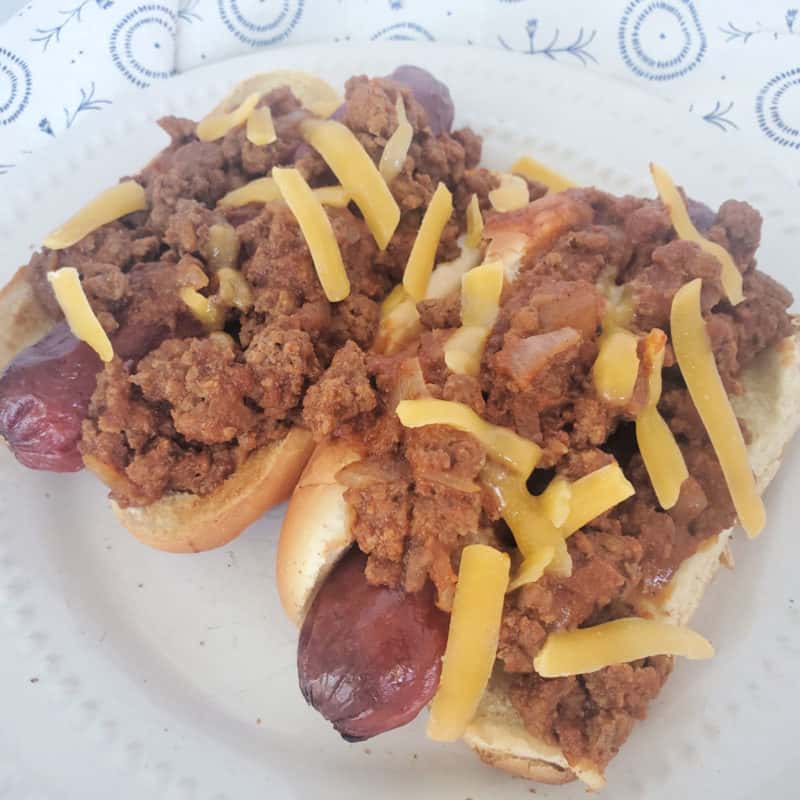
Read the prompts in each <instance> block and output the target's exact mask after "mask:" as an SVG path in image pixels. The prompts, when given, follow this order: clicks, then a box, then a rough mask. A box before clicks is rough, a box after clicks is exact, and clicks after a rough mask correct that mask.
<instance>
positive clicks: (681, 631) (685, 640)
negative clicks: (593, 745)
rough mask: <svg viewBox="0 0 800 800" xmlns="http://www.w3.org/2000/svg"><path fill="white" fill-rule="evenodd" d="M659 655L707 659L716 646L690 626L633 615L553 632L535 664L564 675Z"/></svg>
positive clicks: (544, 674) (546, 675) (541, 672)
mask: <svg viewBox="0 0 800 800" xmlns="http://www.w3.org/2000/svg"><path fill="white" fill-rule="evenodd" d="M659 655H672V656H685V657H686V658H689V659H706V658H711V657H712V656H713V655H714V648H713V647H712V646H711V644H710V643H709V642H708V641H707V640H706V639H704V638H703V637H702V636H701V635H700V634H699V633H695V632H694V631H692V630H689V629H688V628H683V627H679V626H677V625H670V624H668V623H666V622H656V621H654V620H649V619H639V618H636V617H629V618H626V619H617V620H613V621H611V622H604V623H602V624H601V625H593V626H592V627H590V628H577V629H575V630H572V631H555V632H554V633H551V634H550V635H549V636H548V637H547V640H546V641H545V643H544V646H543V647H542V649H541V650H540V651H539V653H538V654H537V655H536V657H535V658H534V659H533V667H534V669H535V670H536V672H538V673H539V675H541V676H542V677H543V678H563V677H567V676H569V675H584V674H585V673H587V672H596V671H597V670H599V669H603V668H604V667H610V666H611V665H613V664H626V663H629V662H631V661H638V660H639V659H642V658H649V657H650V656H659Z"/></svg>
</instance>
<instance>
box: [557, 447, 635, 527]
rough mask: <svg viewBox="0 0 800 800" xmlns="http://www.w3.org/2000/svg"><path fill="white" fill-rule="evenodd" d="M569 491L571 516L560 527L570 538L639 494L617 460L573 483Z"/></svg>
mask: <svg viewBox="0 0 800 800" xmlns="http://www.w3.org/2000/svg"><path fill="white" fill-rule="evenodd" d="M570 489H571V493H572V496H571V500H570V506H569V514H568V515H567V518H566V520H564V524H563V525H562V526H561V532H562V533H563V535H564V536H571V535H572V534H573V533H575V531H577V530H579V529H580V528H582V527H583V526H584V525H586V524H587V523H588V522H591V521H592V520H593V519H595V518H596V517H599V516H600V515H601V514H605V513H606V511H608V510H609V509H612V508H614V506H615V505H617V504H618V503H621V502H622V501H623V500H627V499H628V498H629V497H631V496H633V495H634V494H635V492H636V490H635V489H634V488H633V485H632V484H631V482H630V481H629V480H628V479H627V478H626V477H625V475H624V473H623V472H622V469H620V466H619V464H617V462H616V461H613V462H612V463H610V464H606V466H604V467H600V469H596V470H595V471H594V472H590V473H589V474H588V475H584V477H583V478H579V479H578V480H577V481H574V482H573V483H572V484H571V486H570Z"/></svg>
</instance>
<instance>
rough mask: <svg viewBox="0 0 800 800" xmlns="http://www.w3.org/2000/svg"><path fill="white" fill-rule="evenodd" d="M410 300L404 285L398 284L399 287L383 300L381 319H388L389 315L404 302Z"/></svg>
mask: <svg viewBox="0 0 800 800" xmlns="http://www.w3.org/2000/svg"><path fill="white" fill-rule="evenodd" d="M407 299H408V295H407V294H406V290H405V289H404V288H403V284H402V283H398V284H397V286H395V287H394V289H392V291H391V292H389V294H387V295H386V297H384V298H383V302H382V303H381V319H384V318H385V317H388V316H389V314H391V313H392V311H394V310H395V309H396V308H397V307H398V306H399V305H400V303H402V302H403V301H404V300H407Z"/></svg>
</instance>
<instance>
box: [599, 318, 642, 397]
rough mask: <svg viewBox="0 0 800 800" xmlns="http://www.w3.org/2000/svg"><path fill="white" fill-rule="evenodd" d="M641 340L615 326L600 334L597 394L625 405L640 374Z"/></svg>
mask: <svg viewBox="0 0 800 800" xmlns="http://www.w3.org/2000/svg"><path fill="white" fill-rule="evenodd" d="M638 344H639V340H638V339H637V338H636V336H635V335H634V334H632V333H631V332H630V331H626V330H624V329H623V328H612V329H611V330H609V331H607V332H605V333H604V334H603V335H602V336H601V337H600V352H599V353H598V354H597V359H596V360H595V362H594V366H593V367H592V377H593V379H594V387H595V389H596V391H597V394H599V395H600V397H602V398H603V399H604V400H605V401H606V402H607V403H610V404H612V405H618V406H624V405H625V404H626V403H627V402H628V401H629V400H630V399H631V396H632V395H633V389H634V386H635V385H636V376H637V375H638V374H639V356H638V355H637V353H636V349H637V347H638Z"/></svg>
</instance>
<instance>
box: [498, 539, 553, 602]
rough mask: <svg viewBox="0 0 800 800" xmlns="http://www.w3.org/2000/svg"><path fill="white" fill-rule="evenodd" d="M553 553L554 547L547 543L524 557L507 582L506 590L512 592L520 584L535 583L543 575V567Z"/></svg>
mask: <svg viewBox="0 0 800 800" xmlns="http://www.w3.org/2000/svg"><path fill="white" fill-rule="evenodd" d="M554 555H555V548H554V547H552V546H550V545H547V546H545V547H542V548H539V549H538V550H537V551H536V552H535V553H534V554H533V555H532V556H529V557H528V558H526V559H525V560H524V561H523V562H522V564H520V567H519V572H517V574H516V577H515V578H514V579H513V580H512V581H511V583H509V584H508V591H509V592H513V591H514V590H515V589H519V588H520V586H525V585H526V584H529V583H536V581H538V580H539V578H541V577H542V575H544V570H545V567H547V566H548V565H549V564H550V563H551V562H552V560H553V556H554Z"/></svg>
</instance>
